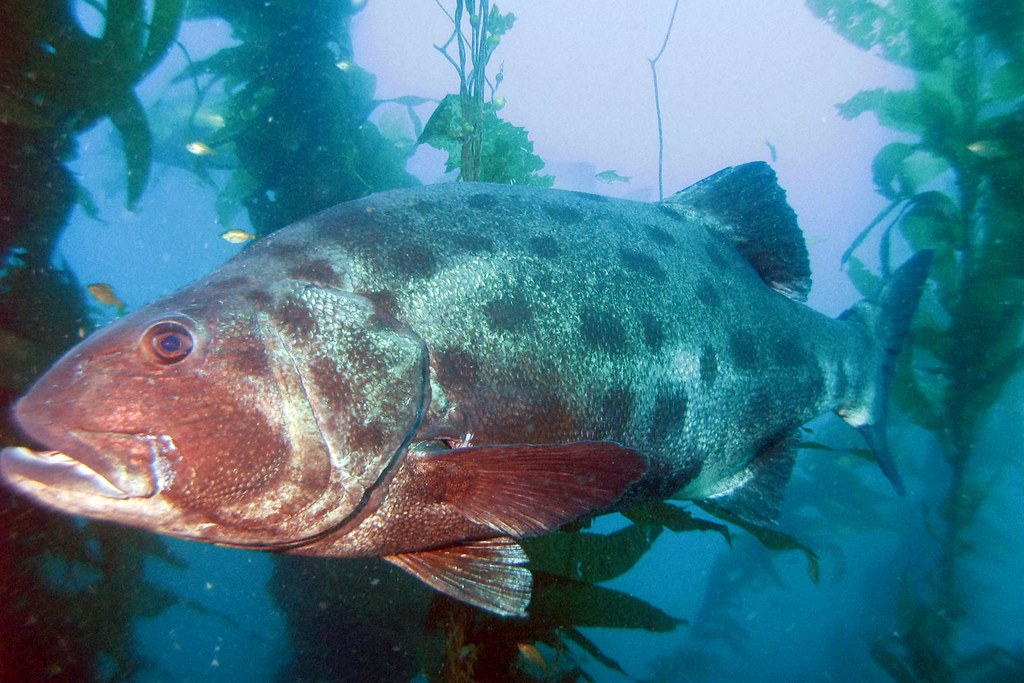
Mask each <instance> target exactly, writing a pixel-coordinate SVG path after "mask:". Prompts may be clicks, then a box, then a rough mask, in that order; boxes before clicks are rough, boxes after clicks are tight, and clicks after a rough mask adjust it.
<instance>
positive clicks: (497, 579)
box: [384, 536, 533, 617]
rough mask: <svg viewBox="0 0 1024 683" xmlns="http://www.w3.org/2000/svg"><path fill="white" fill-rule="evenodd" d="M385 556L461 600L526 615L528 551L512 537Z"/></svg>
mask: <svg viewBox="0 0 1024 683" xmlns="http://www.w3.org/2000/svg"><path fill="white" fill-rule="evenodd" d="M384 559H385V560H387V561H388V562H390V563H392V564H394V565H395V566H397V567H401V568H402V569H404V570H405V571H407V572H409V573H410V574H412V575H413V576H415V577H416V578H418V579H419V580H420V581H422V582H423V583H425V584H427V585H428V586H430V587H431V588H434V589H435V590H438V591H440V592H442V593H444V594H445V595H449V596H451V597H453V598H455V599H456V600H461V601H462V602H467V603H469V604H471V605H475V606H476V607H480V608H482V609H486V610H490V611H491V612H495V613H496V614H501V615H503V616H511V617H523V616H526V606H527V605H528V604H529V602H530V590H531V588H532V584H533V577H532V576H531V575H530V570H529V569H527V568H526V563H527V557H526V553H525V552H523V549H522V548H521V547H520V546H519V544H518V543H516V542H515V541H514V540H512V539H511V538H508V537H507V536H502V537H498V538H488V539H485V540H482V541H472V542H470V543H465V544H463V545H457V546H452V547H449V548H440V549H438V550H427V551H423V552H418V553H402V554H400V555H388V556H386V557H385V558H384Z"/></svg>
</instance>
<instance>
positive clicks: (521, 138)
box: [419, 95, 554, 187]
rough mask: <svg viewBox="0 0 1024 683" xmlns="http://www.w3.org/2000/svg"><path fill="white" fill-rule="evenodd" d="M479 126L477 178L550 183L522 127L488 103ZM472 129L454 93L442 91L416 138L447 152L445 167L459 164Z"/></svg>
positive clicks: (496, 181) (525, 183)
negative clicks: (538, 172)
mask: <svg viewBox="0 0 1024 683" xmlns="http://www.w3.org/2000/svg"><path fill="white" fill-rule="evenodd" d="M480 125H481V126H483V136H482V138H483V139H482V146H481V152H480V176H479V178H478V179H479V180H482V181H486V182H491V183H515V184H519V185H535V186H539V187H550V186H551V185H552V184H553V183H554V178H553V177H552V176H547V175H537V171H539V170H541V169H542V168H544V162H543V161H542V160H541V158H540V157H539V156H537V155H536V154H534V153H533V143H532V142H531V141H530V138H529V135H528V133H527V132H526V129H525V128H521V127H519V126H514V125H512V124H511V123H509V122H508V121H505V120H504V119H502V118H500V117H499V116H498V115H497V114H496V113H495V112H494V108H493V107H491V106H490V105H488V106H487V107H486V109H485V111H484V112H483V118H482V120H481V123H480ZM470 133H472V125H471V124H469V123H468V122H466V121H465V120H464V119H463V118H462V106H461V104H460V100H459V96H458V95H446V96H445V97H444V99H443V100H441V104H439V105H438V106H437V109H435V110H434V113H433V114H432V115H431V116H430V119H429V120H428V121H427V125H425V126H424V127H423V133H422V134H421V135H420V137H419V142H421V143H424V144H428V145H430V146H431V147H436V148H437V149H440V150H442V151H444V152H447V153H448V160H447V161H446V162H445V170H446V171H453V170H455V169H457V168H460V167H461V164H462V145H463V143H464V142H465V141H466V140H467V139H468V135H469V134H470Z"/></svg>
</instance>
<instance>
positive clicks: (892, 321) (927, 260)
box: [840, 250, 932, 496]
mask: <svg viewBox="0 0 1024 683" xmlns="http://www.w3.org/2000/svg"><path fill="white" fill-rule="evenodd" d="M931 263H932V252H931V251H930V250H928V251H920V252H918V253H917V254H915V255H914V256H912V257H911V258H910V259H909V260H908V261H907V262H906V263H904V264H903V265H902V266H900V267H899V268H898V269H897V270H896V272H894V273H893V274H892V275H891V276H890V277H889V279H888V280H886V281H885V283H884V284H883V285H882V288H881V289H880V290H879V292H878V294H877V295H876V296H875V297H874V298H873V299H866V300H864V301H861V302H860V303H858V304H856V305H855V306H854V307H853V308H851V309H849V310H848V311H846V312H845V313H843V315H842V316H840V317H841V318H856V319H859V320H860V321H861V322H862V323H863V324H865V325H866V326H867V327H868V328H869V329H870V330H871V331H872V333H873V334H874V336H875V337H876V338H877V339H878V340H879V342H880V345H881V348H882V350H883V353H882V362H881V365H880V367H879V368H878V370H877V377H876V381H875V385H874V391H873V393H872V396H871V398H870V399H869V402H868V405H866V406H864V408H866V415H865V413H864V412H861V411H856V412H850V413H849V414H844V415H843V419H844V420H846V421H847V422H849V423H850V424H852V425H853V426H854V427H856V428H857V431H859V432H860V433H861V436H863V437H864V440H865V441H866V442H867V444H868V447H869V448H871V450H872V451H874V454H875V459H876V460H877V461H878V465H879V466H880V467H881V468H882V473H883V474H885V476H886V478H887V479H888V480H889V481H890V482H891V483H892V485H893V488H895V489H896V492H897V493H898V494H899V495H901V496H902V495H904V493H905V492H906V490H905V489H904V487H903V480H902V479H901V478H900V474H899V471H898V470H897V469H896V463H895V462H894V461H893V459H892V454H891V453H890V452H889V442H888V440H887V439H886V435H885V427H886V422H887V417H888V400H889V399H888V397H889V384H890V381H891V379H892V374H893V370H894V369H895V367H896V356H898V355H899V353H900V350H901V349H902V348H903V343H904V342H905V341H906V338H907V333H908V332H909V331H910V321H911V319H912V318H913V317H914V311H915V310H916V309H917V303H918V300H919V299H920V298H921V291H922V289H923V288H924V283H925V280H926V279H928V269H929V268H930V267H931Z"/></svg>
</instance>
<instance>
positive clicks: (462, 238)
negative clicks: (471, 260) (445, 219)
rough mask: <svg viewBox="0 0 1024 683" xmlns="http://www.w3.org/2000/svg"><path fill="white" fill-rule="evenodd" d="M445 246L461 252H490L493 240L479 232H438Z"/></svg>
mask: <svg viewBox="0 0 1024 683" xmlns="http://www.w3.org/2000/svg"><path fill="white" fill-rule="evenodd" d="M440 235H441V239H442V240H443V242H444V246H445V248H448V249H451V251H457V252H463V253H467V252H468V253H481V252H484V253H490V252H493V251H494V240H492V239H491V238H490V237H487V236H486V235H481V234H480V233H479V232H473V231H470V230H452V231H448V232H443V233H440Z"/></svg>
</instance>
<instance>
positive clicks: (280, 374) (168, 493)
mask: <svg viewBox="0 0 1024 683" xmlns="http://www.w3.org/2000/svg"><path fill="white" fill-rule="evenodd" d="M709 220H712V219H710V218H706V217H704V216H702V215H698V214H696V213H693V212H690V213H687V212H686V211H682V210H679V209H669V208H668V207H666V206H664V205H658V204H654V205H648V204H641V203H635V202H626V201H618V200H611V199H607V198H603V197H599V196H594V195H584V194H577V193H569V192H560V191H552V190H540V189H530V188H522V187H518V188H517V187H506V186H498V185H482V184H468V183H458V184H448V185H439V186H432V187H424V188H418V189H412V190H400V191H396V192H391V193H385V194H380V195H376V196H372V197H369V198H366V199H363V200H359V201H355V202H351V203H347V204H344V205H341V206H338V207H335V208H332V209H329V210H328V211H325V212H323V213H321V214H319V215H317V216H314V217H312V218H310V219H307V220H305V221H302V222H300V223H298V224H296V225H294V226H292V227H289V228H287V229H285V230H281V231H279V232H278V233H276V234H274V235H273V236H271V237H269V238H267V239H265V240H263V241H261V242H259V243H257V244H255V245H253V246H252V247H251V248H249V249H248V250H247V251H245V252H244V253H243V254H242V255H240V256H239V257H237V258H236V259H234V260H233V261H231V262H230V263H229V264H227V265H226V266H225V267H223V268H222V269H220V270H219V271H217V272H216V273H214V274H212V275H210V276H209V277H207V278H205V279H203V280H201V281H199V282H197V283H195V284H193V285H191V286H189V287H188V288H186V289H184V290H181V291H180V292H178V293H176V294H174V295H172V296H170V297H168V298H166V299H164V300H162V301H159V302H156V303H154V304H152V305H150V306H147V307H146V308H144V309H141V310H139V311H137V312H135V313H133V314H132V315H130V316H127V317H125V318H123V319H121V320H120V321H118V322H117V323H115V324H112V325H111V326H109V327H108V328H106V329H104V330H103V331H101V332H100V333H98V334H96V335H94V336H93V337H90V338H89V339H88V340H86V342H84V343H83V344H82V345H80V346H79V347H78V348H77V349H76V350H75V351H73V352H72V354H70V355H69V356H68V357H66V358H65V359H64V360H63V361H62V362H61V363H60V364H58V365H57V366H56V367H55V368H54V369H52V370H51V371H50V372H49V373H48V374H47V375H46V376H44V378H43V379H42V380H40V383H39V384H38V385H37V388H36V390H34V391H33V393H32V394H30V395H29V396H28V397H27V398H25V399H24V400H23V401H22V402H21V403H20V404H19V406H18V413H17V418H18V420H19V421H20V422H21V424H22V426H23V427H24V428H25V429H26V431H27V432H28V433H29V434H30V435H31V436H32V437H33V438H34V439H36V440H38V441H39V442H41V443H43V444H45V445H46V446H47V447H49V448H53V449H57V450H60V451H64V452H67V453H70V454H71V455H73V456H74V458H75V459H77V460H78V461H80V462H82V463H85V464H86V465H88V467H90V468H91V469H92V470H94V471H95V472H98V473H100V474H101V475H103V476H104V477H105V478H106V479H107V480H108V481H110V482H112V483H113V484H114V485H115V486H117V487H118V488H119V489H120V490H121V491H125V492H129V493H133V495H129V496H126V497H125V498H124V499H123V500H117V501H113V502H111V500H110V499H106V498H103V497H99V496H84V497H83V496H80V495H77V494H76V492H75V491H74V490H73V488H72V489H68V488H64V489H60V488H53V487H47V486H46V477H42V480H41V481H36V480H34V479H33V477H35V476H36V475H28V476H25V477H22V476H21V475H20V474H19V472H17V471H15V469H16V468H15V465H13V464H12V465H7V464H6V463H12V462H14V461H15V458H14V457H13V456H12V457H10V458H7V460H6V463H5V474H6V475H7V478H8V479H9V480H12V481H15V480H17V481H15V483H16V485H17V486H19V488H22V489H23V490H25V491H27V492H29V493H30V494H32V495H34V496H35V497H37V498H38V499H39V500H42V501H43V502H45V503H47V504H49V505H52V506H55V507H60V508H62V509H66V510H71V511H74V512H79V513H81V514H87V515H92V516H96V517H101V518H107V519H114V520H117V521H122V522H126V523H132V524H136V525H139V526H144V527H147V528H151V529H154V530H158V531H162V532H165V533H172V534H176V535H180V536H185V537H189V538H198V539H202V540H209V541H213V542H217V543H223V544H230V545H244V546H258V547H273V548H278V549H293V550H295V551H297V552H304V553H310V554H323V555H386V554H393V553H403V552H410V551H417V550H423V549H429V548H436V547H442V546H445V545H451V544H454V543H459V542H461V541H465V540H468V539H473V538H487V537H493V536H496V535H498V534H497V533H496V532H495V530H494V529H493V528H491V527H489V526H487V525H485V524H481V523H480V521H479V520H476V521H472V520H470V519H467V518H466V516H464V515H462V514H460V513H459V512H458V511H457V510H456V509H454V508H453V507H452V506H451V505H450V504H448V502H449V501H451V500H453V499H457V498H458V496H459V495H461V493H463V492H460V490H459V487H460V486H461V485H462V484H461V483H460V480H459V477H458V476H447V475H446V476H441V475H440V474H438V473H437V471H436V470H428V469H421V467H420V465H419V464H418V463H421V462H425V461H423V460H421V459H418V458H416V457H413V456H415V454H417V453H429V452H432V451H433V450H435V449H444V448H450V447H462V446H486V445H493V444H523V443H529V444H568V443H573V442H579V441H611V442H615V443H617V444H620V445H622V446H625V447H628V448H630V449H634V450H636V451H639V452H640V453H642V454H644V455H645V456H646V458H647V460H648V463H649V468H648V470H647V473H646V474H645V475H644V476H643V478H642V479H641V480H639V481H637V482H636V483H634V484H633V485H632V487H631V488H630V489H629V491H628V492H627V494H626V496H625V497H624V498H623V502H622V503H621V504H629V503H632V502H636V501H638V500H641V499H644V498H648V497H664V496H667V495H670V494H672V493H674V492H676V491H678V490H680V489H681V490H682V491H683V494H684V495H686V496H689V497H704V496H707V495H711V494H714V493H718V492H721V490H722V489H723V488H729V487H730V486H732V485H733V484H723V482H729V481H730V477H733V476H734V475H736V474H737V473H738V472H740V471H742V470H743V469H744V468H745V466H747V464H748V463H749V462H750V461H751V460H752V459H753V458H754V457H755V456H756V455H757V454H758V453H759V452H763V451H765V450H766V449H768V448H769V447H770V446H771V444H773V443H775V442H777V441H778V440H779V439H781V438H783V437H784V436H785V435H787V434H789V433H790V432H791V431H792V430H793V429H794V428H795V427H797V426H798V425H800V424H802V423H804V422H806V421H807V420H809V419H810V418H812V417H814V416H816V415H819V414H821V413H823V412H826V411H828V410H840V411H846V412H847V413H849V414H852V415H856V414H857V413H858V412H859V411H864V410H866V408H865V406H867V405H869V404H870V402H871V399H872V392H873V391H874V389H873V385H872V381H871V380H872V377H870V376H869V375H870V373H872V372H874V369H875V368H876V366H878V365H879V363H880V360H879V357H880V354H881V353H882V352H881V350H880V348H879V346H878V344H877V343H876V342H874V341H873V340H872V339H870V338H869V335H868V331H867V329H866V327H865V326H863V325H861V324H858V323H856V322H853V321H843V320H832V319H828V318H826V317H825V316H822V315H820V314H818V313H816V312H815V311H813V310H811V309H809V308H807V307H806V306H804V305H802V304H800V303H798V302H795V301H793V300H791V299H789V298H787V297H785V296H783V295H782V294H779V293H778V292H776V291H774V290H773V289H771V288H769V287H768V286H767V285H766V284H765V283H764V282H763V281H762V279H761V278H760V277H759V275H758V274H757V272H755V270H754V268H753V267H752V266H751V265H750V264H749V263H747V262H746V260H744V258H743V257H742V256H741V255H740V254H739V252H738V251H737V250H735V249H734V248H733V247H732V245H730V244H729V243H727V242H726V241H725V240H723V239H722V238H721V237H720V236H718V235H717V234H715V232H714V231H713V230H710V229H708V227H709V226H708V225H707V224H706V221H709ZM160 321H171V322H174V323H175V324H178V325H181V326H182V327H183V328H185V329H186V330H188V334H191V335H192V336H193V337H194V338H195V348H194V349H193V350H192V353H191V355H190V356H189V357H188V358H186V359H185V360H184V361H182V362H181V363H176V364H169V365H162V364H161V363H158V362H154V359H153V357H151V356H152V355H153V354H152V344H153V343H155V342H154V341H153V340H152V339H150V337H151V336H153V335H154V334H156V333H155V332H153V331H152V330H153V328H151V325H152V324H153V323H157V322H160ZM410 453H411V454H413V455H409V454H410ZM19 467H21V465H19ZM70 467H73V466H70ZM449 474H451V473H449ZM515 476H516V473H515V472H514V471H511V472H509V473H508V477H510V478H514V477H515ZM66 486H67V485H66V482H65V487H66ZM154 493H157V494H158V495H154ZM115 503H116V504H115Z"/></svg>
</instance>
